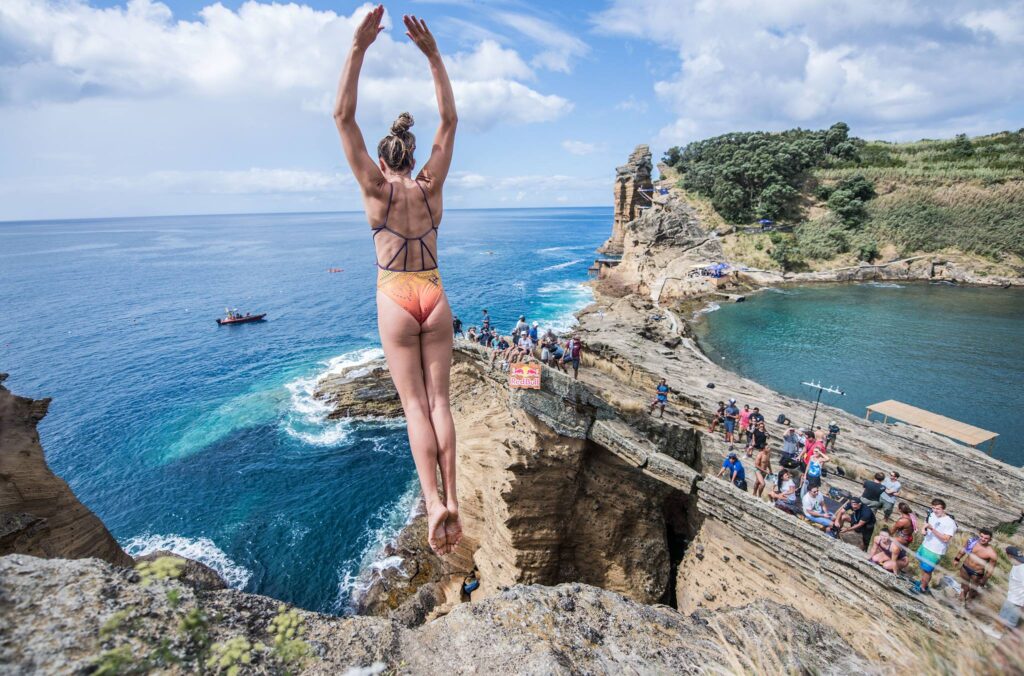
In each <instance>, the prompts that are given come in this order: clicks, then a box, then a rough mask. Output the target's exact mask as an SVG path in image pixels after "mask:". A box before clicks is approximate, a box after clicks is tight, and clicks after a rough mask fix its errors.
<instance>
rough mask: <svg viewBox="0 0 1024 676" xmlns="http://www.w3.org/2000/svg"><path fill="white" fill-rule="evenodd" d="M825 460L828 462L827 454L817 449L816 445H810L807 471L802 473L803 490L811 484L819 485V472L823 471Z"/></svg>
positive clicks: (807, 488)
mask: <svg viewBox="0 0 1024 676" xmlns="http://www.w3.org/2000/svg"><path fill="white" fill-rule="evenodd" d="M826 462H828V456H827V455H825V452H824V451H823V450H819V447H818V446H812V447H811V453H810V456H809V459H808V460H807V472H806V473H805V474H804V491H805V492H806V491H807V490H809V489H810V488H811V487H812V486H813V487H820V486H821V474H822V472H823V471H824V467H825V463H826Z"/></svg>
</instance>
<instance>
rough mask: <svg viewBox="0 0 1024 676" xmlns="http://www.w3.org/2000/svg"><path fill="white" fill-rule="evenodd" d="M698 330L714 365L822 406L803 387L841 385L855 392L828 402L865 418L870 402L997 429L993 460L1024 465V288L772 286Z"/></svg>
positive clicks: (708, 318) (725, 307)
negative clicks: (902, 404)
mask: <svg viewBox="0 0 1024 676" xmlns="http://www.w3.org/2000/svg"><path fill="white" fill-rule="evenodd" d="M694 329H695V332H696V334H697V339H698V342H699V343H700V345H701V348H702V349H703V350H704V351H705V353H707V355H708V356H709V357H710V358H711V359H713V360H714V361H715V362H716V363H718V364H722V365H723V366H725V367H726V368H729V369H730V370H732V371H735V372H736V373H739V374H740V375H742V376H744V377H747V378H751V379H752V380H755V381H757V382H759V383H762V384H763V385H766V386H768V387H771V388H773V389H775V390H777V391H779V392H782V393H784V394H787V395H790V396H793V397H799V398H801V399H813V396H814V392H812V390H811V389H810V388H808V387H805V386H802V385H801V384H800V383H801V382H802V381H820V382H821V383H822V384H823V385H835V386H836V387H838V388H839V389H841V390H843V391H844V392H845V393H846V394H845V396H838V395H829V394H826V395H824V396H823V397H822V403H823V404H828V405H831V406H836V407H838V408H842V409H844V410H846V411H849V412H850V413H853V414H856V415H861V416H863V415H864V412H865V407H866V406H868V405H869V404H872V403H875V402H879V401H884V400H886V399H896V400H898V401H903V402H906V403H908V404H911V405H913V406H918V407H920V408H924V409H927V410H929V411H934V412H936V413H940V414H942V415H945V416H949V417H951V418H955V419H957V420H962V421H964V422H966V423H969V424H971V425H976V426H978V427H982V428H985V429H988V430H992V431H994V432H998V433H999V435H1000V436H999V437H998V438H997V439H996V443H995V448H994V450H993V453H992V455H993V456H994V457H996V458H998V459H1000V460H1003V461H1005V462H1008V463H1010V464H1013V465H1021V464H1022V463H1024V449H1022V448H1021V445H1020V442H1019V440H1020V438H1021V435H1022V434H1024V416H1022V415H1021V411H1022V409H1024V388H1022V387H1021V383H1022V382H1024V289H998V288H982V287H955V286H949V285H944V284H943V285H938V284H924V283H921V284H912V283H900V284H896V283H865V284H829V285H814V286H799V287H792V288H770V289H765V290H764V291H762V292H760V293H755V294H753V295H751V296H748V297H747V300H746V302H744V303H728V304H726V303H723V304H722V306H721V308H720V309H718V310H716V311H713V312H708V313H706V314H703V315H701V316H700V318H699V319H698V320H697V321H696V322H694ZM740 403H741V404H742V402H740ZM796 422H800V423H801V424H806V423H808V422H810V421H802V422H801V421H796ZM819 422H820V424H823V425H824V424H827V423H828V419H827V413H826V414H825V417H824V419H822V418H820V417H819Z"/></svg>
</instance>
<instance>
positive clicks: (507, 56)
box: [0, 0, 1024, 220]
mask: <svg viewBox="0 0 1024 676" xmlns="http://www.w3.org/2000/svg"><path fill="white" fill-rule="evenodd" d="M371 7H372V5H371V4H369V3H362V4H358V3H354V2H340V1H339V2H327V1H324V0H312V1H309V2H301V1H300V2H296V3H291V4H273V3H269V2H257V1H255V0H249V1H245V2H242V1H238V0H223V1H222V2H219V3H210V2H207V1H204V0H165V1H164V2H158V1H157V0H127V1H125V0H0V220H28V219H45V218H93V217H107V216H134V215H141V216H144V215H163V214H201V213H247V212H249V213H251V212H278V211H347V210H358V209H360V208H361V198H360V194H359V190H358V187H357V186H356V185H355V183H354V181H353V179H352V176H351V173H350V172H349V170H348V167H347V165H346V163H345V160H344V156H343V155H342V153H341V147H340V144H339V141H338V137H337V132H336V130H335V127H334V121H333V120H332V119H331V105H332V102H333V98H334V94H335V91H336V87H337V79H338V75H339V73H340V70H341V66H342V64H343V63H344V60H345V55H346V53H347V51H348V48H349V46H350V45H351V36H352V31H353V29H354V27H355V25H357V24H358V22H359V21H360V20H361V19H362V17H363V16H364V15H365V13H366V12H367V11H368V10H369V9H370V8H371ZM385 7H386V9H387V13H386V15H385V26H386V30H385V31H384V32H383V33H382V34H381V35H380V37H378V39H377V41H376V42H375V43H374V44H373V45H372V46H371V47H370V49H369V51H368V53H367V57H366V62H365V65H364V68H363V72H362V77H361V80H360V89H359V113H358V121H359V123H360V126H361V127H362V130H363V134H364V137H365V138H366V140H367V143H368V144H369V145H370V147H371V148H374V147H375V146H376V142H377V141H378V140H379V139H380V137H381V136H383V135H384V133H386V130H387V128H388V127H389V125H390V122H391V121H392V120H393V119H394V118H395V117H396V116H397V115H398V113H400V112H403V111H408V112H410V113H412V114H413V116H414V117H415V118H416V125H415V126H414V127H413V129H412V131H413V132H414V133H417V134H418V135H419V137H420V138H421V139H424V138H430V137H431V136H432V135H433V132H434V129H435V126H436V123H437V111H436V102H435V100H434V95H433V86H432V83H431V80H430V71H429V69H428V67H427V63H426V59H425V58H424V57H423V56H422V54H420V53H419V51H418V50H417V49H416V48H415V46H413V45H412V44H411V42H410V41H409V40H408V38H407V37H406V36H405V35H404V28H402V27H401V16H402V15H403V14H416V15H419V16H421V17H423V18H424V19H425V20H426V21H427V23H428V25H429V26H430V27H431V30H432V31H433V32H434V34H435V36H436V38H437V41H438V44H439V45H440V48H441V51H442V53H443V55H444V58H445V61H446V64H447V67H448V70H449V73H450V74H451V78H452V81H453V86H454V89H455V97H456V104H457V107H458V112H459V132H458V137H457V141H456V151H455V158H454V162H453V165H452V171H451V174H450V175H449V178H448V181H447V183H446V185H445V205H446V207H447V208H512V207H552V206H599V205H611V202H612V181H613V178H614V171H615V166H616V165H618V164H621V163H622V162H624V161H625V159H626V157H627V156H628V154H629V153H630V152H631V151H632V149H633V148H634V147H635V146H636V145H637V144H640V143H647V144H649V145H650V146H651V148H652V151H653V152H654V154H655V158H656V159H657V158H660V157H661V155H662V153H663V152H664V151H665V150H666V149H667V148H668V147H670V146H673V145H685V144H686V143H689V142H691V141H695V140H699V139H702V138H707V137H708V136H713V135H715V134H720V133H724V132H728V131H743V130H781V129H787V128H792V127H796V126H800V127H804V128H824V127H827V126H829V125H831V124H832V123H834V122H836V121H838V120H843V121H845V122H847V123H848V124H849V125H850V126H851V128H852V133H853V134H855V135H857V136H861V137H863V138H871V139H888V140H897V141H899V140H916V139H920V138H938V137H948V136H951V135H953V134H956V133H961V132H963V133H968V134H971V135H976V134H984V133H991V132H995V131H1000V130H1004V129H1014V130H1015V129H1018V128H1021V127H1024V0H1015V1H1006V0H1004V1H1002V2H989V1H986V0H969V1H958V0H904V1H901V0H884V1H876V0H856V1H853V0H834V1H832V2H827V3H826V2H821V1H819V0H774V1H773V2H764V1H763V0H601V1H599V0H590V1H587V0H563V1H561V2H550V1H545V2H526V1H519V0H506V1H498V0H493V1H487V0H476V1H469V0H433V1H431V0H419V1H417V0H406V1H404V2H391V3H387V4H386V5H385ZM422 147H426V144H425V143H423V142H422V140H421V148H422ZM423 161H425V158H420V162H421V163H422V162H423Z"/></svg>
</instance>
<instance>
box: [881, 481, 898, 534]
mask: <svg viewBox="0 0 1024 676" xmlns="http://www.w3.org/2000/svg"><path fill="white" fill-rule="evenodd" d="M882 485H883V486H885V492H884V493H882V513H883V514H885V520H886V522H888V521H889V517H890V516H892V510H893V507H895V506H896V501H897V499H898V498H899V496H900V489H901V488H903V485H902V484H901V483H900V473H899V472H889V477H888V478H887V479H886V480H885V481H883V482H882Z"/></svg>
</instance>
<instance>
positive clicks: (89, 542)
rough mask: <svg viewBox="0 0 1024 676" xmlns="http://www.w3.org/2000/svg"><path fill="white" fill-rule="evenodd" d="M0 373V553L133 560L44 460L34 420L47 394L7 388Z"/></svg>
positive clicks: (39, 415) (115, 561) (129, 562)
mask: <svg viewBox="0 0 1024 676" xmlns="http://www.w3.org/2000/svg"><path fill="white" fill-rule="evenodd" d="M6 379H7V374H6V373H0V555H4V554H13V553H19V554H31V555H32V556H42V557H47V558H64V559H82V558H88V557H94V558H98V559H103V560H104V561H109V562H110V563H113V564H116V565H120V566H130V565H132V563H133V562H132V557H130V556H129V555H128V554H126V553H125V552H124V550H122V549H121V547H120V546H119V545H118V544H117V541H116V540H114V537H113V536H112V535H111V534H110V532H109V531H108V530H107V528H106V526H104V525H103V522H102V521H100V520H99V519H98V518H96V515H95V514H93V513H92V512H91V511H89V509H88V508H87V507H86V506H85V505H83V504H82V503H81V502H79V501H78V499H77V498H76V497H75V495H74V493H72V492H71V489H70V488H69V487H68V485H67V483H65V482H64V480H63V479H60V478H59V477H57V476H56V475H54V473H53V472H51V471H50V467H49V466H48V465H47V464H46V458H45V457H44V455H43V447H42V446H41V445H40V444H39V432H38V431H37V430H36V426H37V425H38V424H39V421H41V420H42V419H43V418H44V417H45V416H46V411H47V409H48V408H49V406H50V400H49V399H38V400H36V399H29V398H27V397H18V396H15V395H13V394H11V392H10V390H8V389H7V388H6V387H4V386H3V385H2V383H3V382H4V381H5V380H6Z"/></svg>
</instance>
